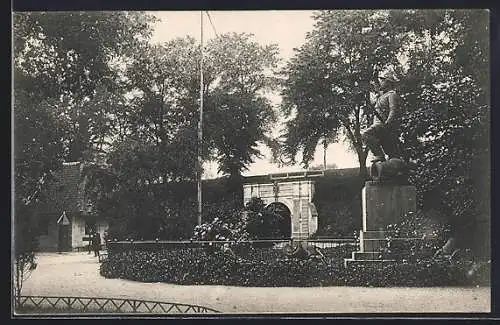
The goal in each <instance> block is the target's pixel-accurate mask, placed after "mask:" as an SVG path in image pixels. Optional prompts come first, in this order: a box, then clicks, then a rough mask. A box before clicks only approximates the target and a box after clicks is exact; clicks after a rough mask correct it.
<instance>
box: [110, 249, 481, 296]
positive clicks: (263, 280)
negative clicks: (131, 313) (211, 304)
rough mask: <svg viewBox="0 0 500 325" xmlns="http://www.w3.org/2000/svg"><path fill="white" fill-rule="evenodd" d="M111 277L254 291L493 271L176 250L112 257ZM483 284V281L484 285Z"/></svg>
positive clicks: (414, 281)
mask: <svg viewBox="0 0 500 325" xmlns="http://www.w3.org/2000/svg"><path fill="white" fill-rule="evenodd" d="M100 273H101V275H102V276H104V277H106V278H123V279H129V280H135V281H141V282H166V283H173V284H183V285H205V284H208V285H232V286H249V287H278V286H279V287H282V286H287V287H311V286H373V287H388V286H405V287H425V286H463V285H471V284H485V285H487V284H488V281H489V277H488V276H487V275H488V274H489V269H488V270H486V268H485V269H484V270H482V272H481V274H480V275H479V277H478V278H476V281H475V282H472V281H470V280H469V279H467V278H466V277H465V274H464V272H463V269H461V268H459V267H456V266H455V267H453V266H450V265H449V264H446V263H443V262H442V261H416V262H405V263H394V264H387V265H385V266H380V265H371V266H370V265H359V264H358V265H355V264H354V265H351V266H350V267H349V268H344V267H343V265H342V263H334V264H332V265H326V264H323V263H321V262H318V261H314V260H298V259H289V258H286V257H282V258H280V257H274V258H272V259H270V260H259V259H257V258H253V257H252V256H251V254H249V255H247V256H246V257H245V258H241V257H240V258H238V259H235V258H233V257H231V256H229V255H227V254H225V253H223V252H219V251H216V252H212V253H209V252H207V251H205V250H203V249H176V250H168V251H166V250H164V251H157V252H148V251H136V252H135V254H133V255H132V254H112V255H111V256H109V257H108V259H107V260H105V261H104V262H103V263H102V264H101V269H100ZM478 281H479V282H478Z"/></svg>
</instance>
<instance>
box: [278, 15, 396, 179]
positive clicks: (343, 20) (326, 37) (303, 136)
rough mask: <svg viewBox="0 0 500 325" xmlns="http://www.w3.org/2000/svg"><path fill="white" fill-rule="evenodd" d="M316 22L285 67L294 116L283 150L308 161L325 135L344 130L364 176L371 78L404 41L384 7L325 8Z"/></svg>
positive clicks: (287, 109)
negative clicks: (364, 130) (393, 30)
mask: <svg viewBox="0 0 500 325" xmlns="http://www.w3.org/2000/svg"><path fill="white" fill-rule="evenodd" d="M314 20H315V21H316V24H315V28H314V30H313V31H312V32H311V33H309V34H308V35H307V37H306V43H305V44H304V45H303V46H302V47H300V48H299V50H298V51H297V52H296V54H295V56H294V57H293V58H292V60H291V61H290V62H289V64H288V65H287V66H286V68H285V71H284V73H285V80H284V89H283V93H282V95H283V105H282V110H283V112H284V113H285V115H286V116H288V117H289V118H290V119H289V121H288V122H287V125H286V131H285V134H284V138H285V141H284V147H285V153H286V155H287V156H288V159H290V160H291V161H292V162H293V161H294V160H295V157H296V155H297V153H298V152H299V151H300V150H302V163H304V164H306V165H307V164H308V163H309V161H310V160H312V158H313V156H314V152H315V150H316V147H317V145H318V142H319V141H320V140H321V139H326V140H327V141H328V139H329V138H333V139H335V138H336V137H337V135H338V134H339V133H343V134H344V135H345V136H346V137H347V140H348V141H349V144H350V145H351V147H352V148H353V149H354V150H355V152H356V153H357V155H358V160H359V165H360V173H361V174H362V175H365V174H366V168H365V166H366V157H367V151H366V149H364V147H363V145H362V142H361V131H362V128H363V127H364V126H366V125H367V123H369V122H370V119H371V118H372V114H371V113H370V110H369V106H370V105H371V103H370V92H373V87H372V86H371V81H373V80H374V78H376V76H377V73H378V71H379V70H380V69H382V68H384V67H386V66H388V65H391V64H392V65H394V64H397V58H396V54H397V52H398V49H399V45H400V42H401V40H400V39H399V37H398V34H394V33H391V28H390V26H389V24H388V20H389V16H388V14H387V12H385V11H371V10H364V11H362V10H338V11H322V12H318V13H316V14H315V15H314Z"/></svg>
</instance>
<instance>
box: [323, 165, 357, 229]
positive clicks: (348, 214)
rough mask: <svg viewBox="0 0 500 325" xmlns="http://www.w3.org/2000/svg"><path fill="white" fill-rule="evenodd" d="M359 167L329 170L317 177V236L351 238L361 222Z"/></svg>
mask: <svg viewBox="0 0 500 325" xmlns="http://www.w3.org/2000/svg"><path fill="white" fill-rule="evenodd" d="M358 172H359V171H358V170H356V169H355V168H353V169H344V170H342V169H339V170H328V171H326V172H325V176H324V177H321V178H319V179H317V180H316V183H315V190H314V197H313V203H314V205H315V206H316V209H317V211H318V231H317V232H316V234H315V235H316V236H323V237H325V236H326V237H329V238H349V237H352V235H353V232H354V231H359V229H361V228H362V225H361V217H360V216H361V213H362V210H361V189H362V188H363V185H364V180H363V178H360V177H359V175H358Z"/></svg>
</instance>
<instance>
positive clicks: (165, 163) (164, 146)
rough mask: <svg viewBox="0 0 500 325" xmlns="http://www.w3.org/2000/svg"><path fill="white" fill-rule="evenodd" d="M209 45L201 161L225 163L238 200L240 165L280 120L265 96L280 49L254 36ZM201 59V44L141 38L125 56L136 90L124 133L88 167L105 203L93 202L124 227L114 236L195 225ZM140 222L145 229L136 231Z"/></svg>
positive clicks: (126, 77) (126, 76) (122, 123)
mask: <svg viewBox="0 0 500 325" xmlns="http://www.w3.org/2000/svg"><path fill="white" fill-rule="evenodd" d="M227 49H231V50H230V51H228V50H227ZM205 52H206V53H205V62H204V91H205V93H204V121H203V146H202V151H201V153H202V159H203V160H216V161H217V162H218V163H219V166H220V168H221V171H223V172H224V173H225V174H227V175H228V176H229V177H228V178H227V183H226V185H227V188H228V189H229V190H232V192H233V193H231V195H229V194H230V193H229V192H228V193H224V198H226V199H229V201H230V202H236V201H238V200H241V195H240V193H239V192H241V177H240V176H241V175H240V174H241V171H242V170H244V169H245V168H246V166H247V165H248V164H249V163H251V162H252V161H253V159H254V158H255V157H256V156H258V155H259V154H260V153H259V152H258V151H257V150H256V146H257V144H258V142H259V141H264V140H265V139H266V133H267V130H269V125H270V123H272V121H274V113H273V110H272V107H271V105H270V103H269V101H268V100H267V99H266V98H265V97H264V96H263V93H264V92H265V91H267V90H269V89H272V88H273V78H272V69H273V68H274V66H275V65H276V61H277V58H276V55H277V53H276V49H275V47H274V46H261V45H259V44H257V43H256V42H254V41H253V40H252V36H251V35H247V34H227V35H221V36H220V37H219V38H218V39H216V40H213V41H211V42H209V43H208V44H207V45H206V49H205ZM199 57H200V47H199V45H198V44H197V42H196V41H195V39H194V38H190V37H186V38H179V39H174V40H172V41H170V42H167V43H165V44H161V45H154V44H153V45H151V44H149V45H146V44H140V46H138V47H137V48H136V49H135V50H134V51H132V52H130V55H129V57H128V60H126V61H125V68H124V69H123V73H122V74H123V84H124V85H125V86H126V87H125V88H126V89H127V90H128V91H129V92H128V95H127V96H128V99H127V100H124V101H123V105H122V106H121V107H122V111H121V115H120V116H118V117H117V118H116V121H115V123H118V126H119V132H115V133H116V136H115V137H114V140H113V143H112V144H111V147H110V150H109V153H108V154H107V157H106V161H105V162H101V163H100V164H98V165H99V167H98V168H89V169H88V177H89V179H91V180H92V184H90V183H89V187H88V188H89V195H90V196H91V197H94V198H95V199H96V200H102V202H96V204H95V206H94V207H95V213H100V214H103V215H107V216H109V218H110V220H111V224H112V225H113V227H114V225H116V226H118V227H120V228H122V229H121V230H119V231H118V230H117V235H118V233H120V234H121V235H120V236H122V235H124V234H125V232H127V230H126V229H129V231H130V236H134V237H136V236H139V238H141V237H146V236H148V237H150V236H156V234H157V232H160V233H162V230H159V229H167V228H170V230H168V231H167V232H168V233H172V235H174V234H175V230H174V229H173V228H172V226H173V225H175V224H181V225H182V230H181V231H180V233H182V236H183V237H184V236H185V234H186V229H187V227H189V225H193V217H194V216H195V215H196V209H195V204H196V184H195V183H194V182H195V181H196V179H197V166H196V162H197V154H198V151H197V149H198V148H197V145H196V143H197V121H198V118H199V115H198V114H199V113H198V112H199V102H198V100H199V72H200V71H199V69H200V66H199V61H198V58H199ZM236 62H238V64H235V63H236ZM235 129H238V130H239V131H238V132H234V130H235ZM94 172H95V175H94V176H92V175H90V174H91V173H94ZM100 176H102V177H104V179H103V180H99V179H98V177H100ZM104 183H106V184H104ZM167 193H168V195H167ZM205 193H207V192H206V191H204V195H205ZM230 196H232V197H230ZM204 201H206V200H204ZM217 204H220V200H219V201H218V202H217ZM229 204H230V205H233V203H229ZM213 205H214V202H213V201H211V202H207V206H206V207H207V209H209V211H208V212H207V213H204V218H213V215H214V214H215V213H214V212H213V211H210V210H213ZM220 205H223V204H220ZM223 209H225V208H223ZM221 213H223V212H222V211H221ZM113 220H114V221H113ZM124 220H128V221H127V222H124ZM139 229H143V230H141V231H140V233H141V234H140V235H139V234H135V233H136V232H137V231H139ZM147 229H150V230H151V231H152V232H151V233H150V234H149V235H148V230H147ZM111 232H114V231H113V229H111ZM158 235H160V234H158ZM161 236H167V237H170V235H166V233H164V234H163V235H161Z"/></svg>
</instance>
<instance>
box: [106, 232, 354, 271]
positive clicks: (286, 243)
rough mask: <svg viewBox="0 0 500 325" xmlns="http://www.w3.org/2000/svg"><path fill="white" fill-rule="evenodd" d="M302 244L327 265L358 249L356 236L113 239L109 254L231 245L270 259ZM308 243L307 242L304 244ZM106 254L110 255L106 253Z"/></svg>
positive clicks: (234, 250)
mask: <svg viewBox="0 0 500 325" xmlns="http://www.w3.org/2000/svg"><path fill="white" fill-rule="evenodd" d="M299 244H302V246H304V247H306V253H308V254H309V255H320V256H322V257H323V260H324V261H325V262H326V263H328V264H339V265H340V264H343V262H344V258H345V257H350V256H351V254H352V252H354V251H356V250H358V249H359V242H358V241H357V240H356V239H354V238H340V239H339V238H324V239H307V240H300V241H299V240H272V239H271V240H252V241H238V242H236V241H189V240H187V241H164V240H149V241H110V242H108V243H107V248H108V249H107V254H108V255H110V256H111V255H113V254H125V255H129V256H131V257H132V258H133V257H134V255H135V254H137V253H139V252H141V251H148V252H151V251H164V250H176V249H190V250H211V251H216V250H225V249H227V248H228V247H229V249H231V252H232V253H234V254H235V255H236V256H237V257H242V258H245V259H246V260H259V261H269V260H275V259H280V258H286V257H289V256H292V255H293V254H294V252H296V249H297V247H299ZM304 244H306V245H304ZM106 257H107V256H106Z"/></svg>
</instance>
